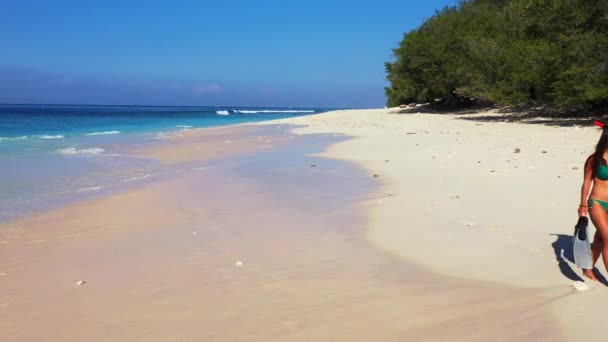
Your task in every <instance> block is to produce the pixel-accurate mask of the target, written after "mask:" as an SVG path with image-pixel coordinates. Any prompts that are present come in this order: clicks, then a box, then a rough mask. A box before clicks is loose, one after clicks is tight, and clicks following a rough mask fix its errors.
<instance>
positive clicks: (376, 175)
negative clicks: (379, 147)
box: [372, 173, 380, 178]
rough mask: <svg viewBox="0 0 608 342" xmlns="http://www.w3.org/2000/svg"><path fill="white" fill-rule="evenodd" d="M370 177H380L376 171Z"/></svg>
mask: <svg viewBox="0 0 608 342" xmlns="http://www.w3.org/2000/svg"><path fill="white" fill-rule="evenodd" d="M372 177H374V178H378V177H380V175H379V174H377V173H374V174H373V175H372Z"/></svg>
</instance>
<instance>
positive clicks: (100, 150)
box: [55, 147, 104, 155]
mask: <svg viewBox="0 0 608 342" xmlns="http://www.w3.org/2000/svg"><path fill="white" fill-rule="evenodd" d="M103 151H104V149H103V148H98V147H93V148H83V149H81V150H79V149H77V148H75V147H68V148H60V149H58V150H56V151H55V152H57V153H58V154H61V155H76V154H84V155H95V154H101V153H103Z"/></svg>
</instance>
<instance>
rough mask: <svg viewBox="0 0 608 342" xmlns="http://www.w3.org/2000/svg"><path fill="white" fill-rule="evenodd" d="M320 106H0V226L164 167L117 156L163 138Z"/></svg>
mask: <svg viewBox="0 0 608 342" xmlns="http://www.w3.org/2000/svg"><path fill="white" fill-rule="evenodd" d="M326 110H327V109H322V108H236V107H234V108H233V107H222V108H219V107H165V106H162V107H161V106H78V105H1V104H0V222H6V221H10V220H13V219H16V218H19V217H21V216H24V215H27V214H29V213H33V212H37V211H44V210H47V209H51V208H54V207H57V206H60V205H63V204H68V203H72V202H74V201H78V200H81V199H85V198H90V197H94V196H99V195H100V194H104V193H107V192H112V191H117V190H118V189H122V188H124V187H125V186H129V185H130V184H136V183H137V182H141V181H145V180H146V179H147V178H149V177H151V176H153V175H156V174H162V173H163V172H165V171H166V170H165V168H166V166H163V165H162V164H161V163H159V162H156V161H154V160H150V159H144V158H137V157H133V156H129V155H128V154H123V153H124V151H126V150H128V149H129V147H130V146H134V145H145V144H152V143H159V142H161V141H162V139H164V138H166V137H167V136H168V134H170V133H172V132H177V131H180V130H190V129H194V128H203V127H214V126H227V125H233V124H241V123H248V122H256V121H263V120H271V119H281V118H286V117H292V116H301V115H310V114H314V113H321V112H324V111H326Z"/></svg>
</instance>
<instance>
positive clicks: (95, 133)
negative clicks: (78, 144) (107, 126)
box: [86, 131, 120, 135]
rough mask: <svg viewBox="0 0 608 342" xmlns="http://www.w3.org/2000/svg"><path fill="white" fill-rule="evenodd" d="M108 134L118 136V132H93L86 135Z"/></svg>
mask: <svg viewBox="0 0 608 342" xmlns="http://www.w3.org/2000/svg"><path fill="white" fill-rule="evenodd" d="M109 134H120V131H104V132H93V133H87V134H86V135H109Z"/></svg>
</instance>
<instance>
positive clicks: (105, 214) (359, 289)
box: [0, 114, 562, 341]
mask: <svg viewBox="0 0 608 342" xmlns="http://www.w3.org/2000/svg"><path fill="white" fill-rule="evenodd" d="M323 115H325V114H319V115H314V116H311V117H309V119H310V120H313V121H316V120H325V119H324V118H326V117H327V115H325V116H323ZM330 115H331V114H330ZM277 123H280V122H276V121H273V122H271V123H270V124H272V125H276V124H277ZM266 125H268V123H266ZM277 127H278V126H277ZM281 127H283V128H281V130H285V128H284V126H281ZM316 128H317V129H318V127H316ZM307 129H310V127H308V128H302V127H300V128H295V130H296V131H297V132H299V131H300V130H307ZM230 130H231V129H230V128H228V129H226V130H224V132H225V133H226V134H227V136H229V135H230V134H231V133H228V132H229V131H230ZM330 131H331V130H330ZM330 131H327V132H319V131H317V132H315V133H316V134H315V135H312V136H310V135H308V136H306V135H305V136H300V135H295V136H292V135H283V134H285V133H283V134H281V133H277V135H275V137H274V138H271V139H270V140H271V142H270V143H268V145H273V146H270V147H264V146H265V145H267V144H266V140H264V142H263V143H262V144H261V145H260V146H262V147H263V150H261V151H259V152H254V153H249V152H248V153H243V154H238V156H239V157H238V158H235V157H228V158H226V159H224V160H223V163H224V164H223V165H226V166H225V167H223V166H218V167H216V168H211V169H208V170H203V172H205V176H204V177H201V176H200V175H198V174H194V173H192V174H189V175H187V174H179V175H176V176H174V177H172V179H168V180H164V181H162V182H159V183H152V184H146V185H144V186H142V187H141V188H139V189H138V190H135V191H130V192H127V193H120V194H117V195H112V196H109V197H104V198H101V199H97V200H92V201H89V202H85V203H80V204H77V205H72V206H69V207H67V208H63V209H60V210H54V211H51V212H50V213H46V214H43V215H41V216H39V217H38V219H37V221H36V220H34V221H35V222H30V223H29V224H31V225H34V226H38V227H39V228H38V229H34V230H31V231H28V230H27V229H26V228H27V227H23V225H22V226H20V227H14V229H12V230H8V231H7V230H4V231H3V234H4V236H3V239H2V242H3V246H5V247H7V248H4V249H3V250H2V254H3V257H2V259H3V260H4V263H5V264H4V267H3V270H0V272H2V273H3V277H2V278H0V280H1V281H2V283H0V286H2V288H3V289H4V290H5V291H0V293H5V295H6V294H7V293H8V296H4V298H0V307H1V308H2V312H0V315H3V316H6V315H7V314H9V313H11V314H12V315H10V316H7V317H6V318H9V317H10V320H5V323H4V326H2V324H0V327H2V328H3V331H7V332H8V333H9V334H10V335H7V336H12V337H13V338H14V339H13V340H16V341H17V340H22V339H20V338H19V336H21V337H23V336H24V335H22V334H24V333H25V332H26V331H24V329H23V327H24V326H29V327H30V329H27V332H28V333H33V334H36V333H46V334H50V335H47V336H58V335H56V334H57V333H62V334H64V335H62V340H81V339H82V338H86V339H89V340H97V339H99V338H100V336H101V335H100V334H101V333H102V332H105V333H107V331H106V330H107V328H108V327H112V326H122V327H123V329H118V330H115V331H114V332H113V334H114V340H129V339H131V340H132V339H133V338H144V337H145V338H146V339H147V340H163V336H164V337H165V340H166V338H175V337H176V336H182V337H191V338H195V337H196V338H211V339H214V338H215V339H222V340H226V339H228V340H230V339H237V338H238V337H239V336H240V337H244V336H248V337H249V338H252V337H253V339H255V340H257V339H259V340H267V339H268V338H271V337H273V336H274V338H279V339H281V338H289V339H290V340H310V339H311V338H312V339H317V340H319V339H328V338H331V339H334V340H352V338H354V337H355V336H356V337H358V338H360V337H364V336H369V338H378V337H381V338H382V339H383V340H402V339H403V338H415V337H418V338H420V336H425V337H426V338H427V340H441V339H443V338H446V336H449V337H450V338H451V340H453V341H458V340H462V341H472V340H479V341H485V340H487V339H489V338H491V339H493V340H497V341H500V340H505V341H506V340H511V339H512V338H528V339H534V340H543V339H544V340H547V341H549V340H550V341H555V340H560V337H559V333H558V332H557V331H552V332H551V333H547V332H546V331H547V329H548V328H549V327H552V326H554V325H555V324H554V323H553V318H552V317H551V315H549V314H548V313H547V312H546V311H547V310H548V307H547V305H550V303H551V302H552V301H553V300H554V299H553V298H554V295H551V296H547V295H546V294H544V293H543V292H542V291H540V292H539V291H537V290H535V289H532V290H528V289H517V288H513V287H511V286H504V285H499V284H492V283H488V282H479V281H470V280H464V279H457V278H453V277H446V276H439V275H437V274H433V273H430V272H427V271H426V270H424V269H422V268H420V267H418V266H414V265H412V264H410V263H409V261H408V262H403V261H402V260H401V259H399V258H397V257H394V256H392V255H390V254H387V253H385V252H382V251H381V250H378V249H376V247H374V246H372V245H371V244H369V243H368V241H367V239H366V236H365V232H366V230H367V229H368V227H366V226H369V225H370V224H372V227H373V220H374V219H375V218H373V217H372V218H371V220H370V217H362V216H361V215H366V214H365V213H366V212H369V211H371V212H374V211H376V210H377V209H378V208H379V207H382V206H383V205H385V204H388V203H389V201H393V200H401V199H402V197H401V196H402V195H401V194H399V193H396V192H394V193H393V194H392V195H394V196H388V194H386V193H384V192H385V191H386V186H387V184H388V182H387V180H389V179H388V177H387V175H386V173H385V172H384V171H383V172H381V173H380V172H378V173H379V174H380V177H379V178H374V177H371V175H370V174H369V173H368V172H367V171H361V170H358V169H356V168H354V167H353V166H352V165H351V164H350V163H348V164H344V163H343V162H338V161H334V160H333V159H327V156H326V153H325V152H322V151H323V150H325V149H326V148H328V146H329V151H331V150H333V149H335V148H337V147H338V146H345V145H348V144H352V143H355V142H356V141H357V139H351V140H344V139H345V137H344V136H343V135H342V134H341V133H340V132H337V133H336V132H335V131H331V132H330ZM233 133H234V132H233ZM240 134H242V132H241V133H240ZM201 135H202V133H201V132H198V133H196V132H193V133H192V138H193V139H194V140H196V139H197V138H196V137H197V136H198V137H199V138H200V137H201ZM238 135H239V134H238V133H237V134H236V136H238ZM336 135H337V136H336ZM220 139H224V138H220ZM263 139H266V138H263ZM282 139H284V140H282ZM231 140H233V141H237V140H239V139H237V138H236V137H235V135H233V136H231ZM243 141H244V142H246V143H245V144H243V145H246V144H249V143H251V141H252V140H251V139H249V140H247V139H245V140H243ZM288 141H291V142H293V143H291V142H289V143H286V145H285V146H283V147H280V146H277V145H280V144H281V143H284V142H288ZM184 144H185V145H184ZM203 145H204V143H202V145H200V144H199V143H196V142H192V141H187V139H186V140H184V141H182V142H181V143H180V142H179V141H178V142H177V143H176V145H175V146H173V147H174V151H176V150H177V149H180V146H181V147H183V146H186V148H185V149H181V151H182V152H181V154H180V156H179V158H178V160H176V159H172V158H173V157H174V156H173V155H169V157H170V158H169V159H167V162H169V163H183V164H184V165H190V164H191V163H192V162H195V163H199V162H200V161H201V160H200V159H197V158H199V157H200V156H201V155H200V154H199V153H198V150H197V148H196V147H201V148H202V146H203ZM166 146H167V145H165V147H166ZM208 147H209V146H208ZM184 150H185V152H184ZM237 150H238V149H237ZM168 152H171V151H170V149H169V150H166V151H160V153H159V154H158V155H157V156H160V157H159V158H161V159H162V158H163V156H167V153H168ZM294 153H295V156H294ZM311 153H312V155H311ZM202 155H203V156H207V154H204V153H203V154H202ZM317 156H323V158H322V159H318V157H317ZM203 159H204V158H203ZM312 163H314V165H315V167H312V166H311V164H312ZM382 163H385V162H384V161H383V160H382ZM388 164H390V162H389V163H388ZM355 165H358V164H355ZM382 165H384V164H382ZM230 170H232V171H230ZM364 170H365V169H364ZM228 175H229V176H228ZM228 179H230V181H228ZM378 182H379V183H378ZM373 184H381V186H380V188H378V191H373V188H370V187H369V186H373V187H376V186H377V185H373ZM197 189H203V190H204V191H202V192H201V191H200V190H197ZM379 196H380V197H381V198H380V197H379ZM379 202H381V203H379ZM231 208H238V212H239V215H237V216H234V215H230V213H231V212H232V211H231ZM134 213H142V214H143V213H145V215H143V216H142V215H134ZM240 216H242V217H240ZM48 222H55V223H54V224H53V225H52V226H51V227H49V226H48ZM245 222H254V224H253V225H250V224H249V223H248V224H244V223H245ZM52 227H56V228H57V227H61V228H60V229H59V230H58V231H49V230H48V229H49V228H52ZM83 227H84V228H86V227H88V229H83ZM3 228H5V226H3ZM194 233H196V234H194ZM49 234H51V235H50V236H49ZM201 237H202V238H204V240H199V239H200V238H201ZM19 241H20V243H17V242H19ZM260 246H264V248H260ZM41 257H42V258H43V259H42V260H40V258H41ZM238 262H240V263H241V264H240V266H239V264H237V263H238ZM7 265H12V267H8V268H7V267H6V266H7ZM7 270H8V272H7ZM20 272H21V274H20ZM78 279H82V280H84V281H86V284H84V285H83V286H78V285H75V284H74V282H76V281H78ZM558 292H559V294H560V295H561V294H562V291H561V290H560V291H558ZM49 294H50V296H49ZM40 296H43V297H40ZM159 296H160V297H159ZM35 298H37V299H35ZM161 298H162V300H161V302H158V300H159V299H161ZM45 301H46V304H48V306H49V307H50V308H52V309H51V310H50V311H48V310H43V311H42V312H40V313H39V314H38V317H39V318H38V319H33V318H32V317H31V312H33V307H31V308H30V305H32V304H33V303H38V304H37V305H38V306H39V305H40V303H41V302H42V303H45ZM58 301H59V302H58ZM15 302H16V303H15ZM28 303H29V304H28ZM119 303H124V304H126V305H127V306H124V307H122V306H121V308H120V309H117V307H116V305H119ZM193 303H196V304H198V305H196V306H194V307H193V306H191V305H192V304H193ZM85 304H86V306H82V305H85ZM85 307H95V308H96V309H97V312H89V311H88V310H86V309H85ZM211 308H214V309H213V310H214V314H213V315H209V313H210V312H212V311H210V310H211ZM14 310H16V311H14ZM488 310H489V311H488ZM71 312H74V313H80V314H81V315H82V317H81V318H76V317H75V316H74V315H72V314H68V313H71ZM51 313H54V314H53V315H51V316H49V314H51ZM142 315H143V316H142ZM138 317H139V318H138ZM265 317H266V318H265ZM40 318H43V319H46V321H45V320H42V321H41V320H40ZM505 319H506V320H507V323H508V322H511V323H508V324H507V323H505ZM178 321H179V322H182V323H179V324H177V323H171V322H178ZM195 321H196V322H197V323H196V324H194V322H195ZM8 322H10V324H9V323H8ZM75 322H80V323H81V324H80V325H81V326H82V327H83V329H80V330H78V331H72V332H71V333H67V331H65V330H62V328H63V329H66V328H67V327H68V326H71V325H72V324H75ZM271 322H275V323H271ZM515 322H517V323H515ZM66 323H67V325H66ZM277 323H280V324H277ZM481 324H484V325H485V329H480V325H481ZM510 324H517V325H518V331H517V332H514V331H512V329H511V328H510ZM128 326H131V328H128V329H127V328H126V327H128ZM18 327H21V328H18ZM203 327H206V329H203V330H201V328H203ZM218 327H219V328H218ZM58 329H59V330H61V331H57V330H58ZM277 336H278V337H277Z"/></svg>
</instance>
